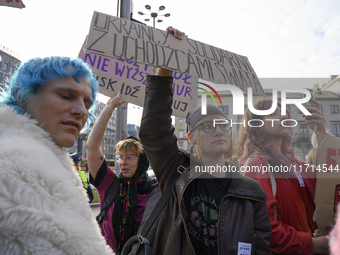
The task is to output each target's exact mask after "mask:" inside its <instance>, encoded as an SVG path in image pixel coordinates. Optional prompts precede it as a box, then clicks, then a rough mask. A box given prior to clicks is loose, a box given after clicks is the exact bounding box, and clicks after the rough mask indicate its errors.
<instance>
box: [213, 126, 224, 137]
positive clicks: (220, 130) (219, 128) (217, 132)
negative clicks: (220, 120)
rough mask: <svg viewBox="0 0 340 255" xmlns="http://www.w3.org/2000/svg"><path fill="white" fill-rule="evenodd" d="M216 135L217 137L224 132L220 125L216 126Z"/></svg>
mask: <svg viewBox="0 0 340 255" xmlns="http://www.w3.org/2000/svg"><path fill="white" fill-rule="evenodd" d="M214 134H217V135H219V134H223V131H222V129H221V127H220V125H216V126H215V131H214Z"/></svg>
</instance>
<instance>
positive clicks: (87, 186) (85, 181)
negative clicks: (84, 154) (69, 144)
mask: <svg viewBox="0 0 340 255" xmlns="http://www.w3.org/2000/svg"><path fill="white" fill-rule="evenodd" d="M71 158H72V159H73V162H74V166H75V167H76V170H77V172H78V174H79V177H80V179H81V181H82V183H83V187H84V189H85V190H86V193H87V196H88V197H89V203H91V202H92V201H93V192H92V189H91V185H90V183H89V180H88V179H87V176H86V174H85V173H84V171H81V169H80V165H79V162H80V161H81V158H80V156H79V155H78V154H74V155H72V156H71Z"/></svg>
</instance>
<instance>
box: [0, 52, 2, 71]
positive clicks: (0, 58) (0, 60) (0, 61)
mask: <svg viewBox="0 0 340 255" xmlns="http://www.w3.org/2000/svg"><path fill="white" fill-rule="evenodd" d="M1 64H2V57H1V55H0V69H1Z"/></svg>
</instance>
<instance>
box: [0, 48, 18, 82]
mask: <svg viewBox="0 0 340 255" xmlns="http://www.w3.org/2000/svg"><path fill="white" fill-rule="evenodd" d="M20 63H21V61H20V55H19V54H17V53H15V52H14V51H12V50H11V49H9V48H8V47H6V46H3V45H2V44H0V87H1V88H4V82H5V81H7V80H8V79H9V78H10V76H11V75H12V74H13V73H14V71H15V70H16V69H17V68H18V67H19V65H20Z"/></svg>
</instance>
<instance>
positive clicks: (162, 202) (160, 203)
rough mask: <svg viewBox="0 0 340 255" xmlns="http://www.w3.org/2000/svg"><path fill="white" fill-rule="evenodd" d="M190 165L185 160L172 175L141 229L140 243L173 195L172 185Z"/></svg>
mask: <svg viewBox="0 0 340 255" xmlns="http://www.w3.org/2000/svg"><path fill="white" fill-rule="evenodd" d="M189 165H190V163H188V162H187V160H185V161H184V162H183V164H182V165H180V166H179V167H178V168H177V171H176V172H175V174H174V176H173V177H172V179H171V181H170V182H169V183H168V185H167V187H166V189H165V191H164V192H163V194H162V196H161V197H160V198H159V200H158V203H157V204H156V206H155V208H154V209H153V210H152V212H151V214H150V216H149V218H148V219H147V221H146V223H145V225H144V227H143V229H142V230H141V232H140V234H139V235H138V239H139V240H140V243H143V241H144V239H145V237H146V235H147V234H148V232H149V230H150V229H151V227H152V225H153V224H154V222H155V220H156V219H157V217H158V215H159V214H160V213H161V212H162V210H163V207H164V206H165V204H166V203H167V202H168V200H169V198H170V197H171V195H172V186H173V185H174V183H175V181H176V180H177V179H178V178H179V177H180V175H181V174H182V173H183V171H184V170H185V169H186V168H187V167H188V166H189Z"/></svg>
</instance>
